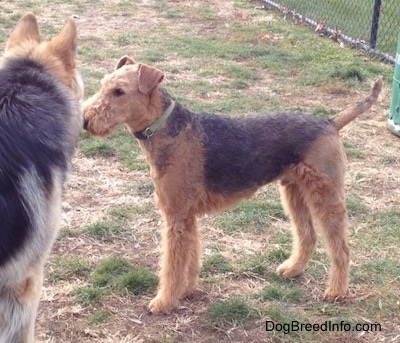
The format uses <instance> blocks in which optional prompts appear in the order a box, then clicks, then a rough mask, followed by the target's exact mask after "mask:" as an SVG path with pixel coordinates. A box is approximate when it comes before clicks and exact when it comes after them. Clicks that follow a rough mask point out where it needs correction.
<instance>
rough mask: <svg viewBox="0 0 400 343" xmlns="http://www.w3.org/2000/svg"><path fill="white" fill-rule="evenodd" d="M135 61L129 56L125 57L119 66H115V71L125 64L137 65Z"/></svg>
mask: <svg viewBox="0 0 400 343" xmlns="http://www.w3.org/2000/svg"><path fill="white" fill-rule="evenodd" d="M135 63H136V62H135V60H134V59H133V58H132V57H129V56H123V57H121V58H120V59H119V61H118V63H117V65H116V66H115V69H119V68H121V67H122V66H124V65H125V64H135Z"/></svg>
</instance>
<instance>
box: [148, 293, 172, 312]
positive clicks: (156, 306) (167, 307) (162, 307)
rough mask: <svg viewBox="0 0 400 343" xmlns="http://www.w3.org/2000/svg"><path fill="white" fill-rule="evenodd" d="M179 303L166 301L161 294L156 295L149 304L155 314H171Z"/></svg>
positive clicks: (150, 309)
mask: <svg viewBox="0 0 400 343" xmlns="http://www.w3.org/2000/svg"><path fill="white" fill-rule="evenodd" d="M177 305H178V304H175V303H171V302H168V301H165V299H163V298H162V297H160V296H156V297H155V298H154V299H153V300H152V301H150V304H149V311H150V312H151V313H153V314H161V313H163V314H171V312H172V310H173V309H175V308H176V307H177Z"/></svg>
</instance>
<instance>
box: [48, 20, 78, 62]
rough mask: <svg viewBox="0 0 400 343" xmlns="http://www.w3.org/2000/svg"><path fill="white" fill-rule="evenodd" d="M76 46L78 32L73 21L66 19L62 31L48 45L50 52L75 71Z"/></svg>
mask: <svg viewBox="0 0 400 343" xmlns="http://www.w3.org/2000/svg"><path fill="white" fill-rule="evenodd" d="M77 45H78V30H77V28H76V23H75V20H74V19H73V18H72V17H70V18H68V19H67V21H66V23H65V25H64V27H63V29H62V30H61V32H60V33H59V35H58V36H56V37H54V38H53V39H52V40H51V41H50V43H49V49H50V51H51V52H52V53H53V54H54V55H56V56H57V57H58V58H59V59H61V60H62V61H63V63H64V65H65V66H67V67H68V68H71V69H75V53H76V47H77Z"/></svg>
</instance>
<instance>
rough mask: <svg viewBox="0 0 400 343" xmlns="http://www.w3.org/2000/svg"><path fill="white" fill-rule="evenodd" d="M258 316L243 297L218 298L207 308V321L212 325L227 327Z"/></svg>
mask: <svg viewBox="0 0 400 343" xmlns="http://www.w3.org/2000/svg"><path fill="white" fill-rule="evenodd" d="M258 316H259V314H258V313H257V311H256V310H255V309H254V308H252V307H251V306H250V305H249V304H248V303H247V302H246V301H245V300H244V299H241V298H231V299H228V300H218V301H216V302H214V303H212V304H211V305H210V306H209V307H208V308H207V317H208V321H209V322H210V324H211V325H212V326H213V327H216V328H218V327H227V326H235V325H241V324H244V323H246V322H248V321H250V320H254V319H256V318H257V317H258Z"/></svg>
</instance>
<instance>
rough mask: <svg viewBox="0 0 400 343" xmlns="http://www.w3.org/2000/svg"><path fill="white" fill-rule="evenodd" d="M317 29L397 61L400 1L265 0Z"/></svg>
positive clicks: (274, 7)
mask: <svg viewBox="0 0 400 343" xmlns="http://www.w3.org/2000/svg"><path fill="white" fill-rule="evenodd" d="M262 1H263V2H264V4H265V6H266V7H268V8H273V9H276V10H278V11H280V12H282V13H283V14H284V15H285V16H289V17H292V18H294V19H295V20H296V21H302V22H304V23H305V24H307V25H309V26H311V27H313V28H314V29H315V30H316V31H319V32H321V33H324V34H326V35H328V36H331V37H333V38H335V39H337V40H338V41H339V42H342V41H343V42H346V43H349V44H352V45H355V46H357V47H359V48H362V49H364V50H366V51H368V52H369V53H372V54H374V55H377V56H380V57H382V58H384V59H385V60H387V61H390V62H392V63H393V62H394V56H395V55H396V46H397V37H398V34H399V31H400V0H278V1H270V0H262Z"/></svg>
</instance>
